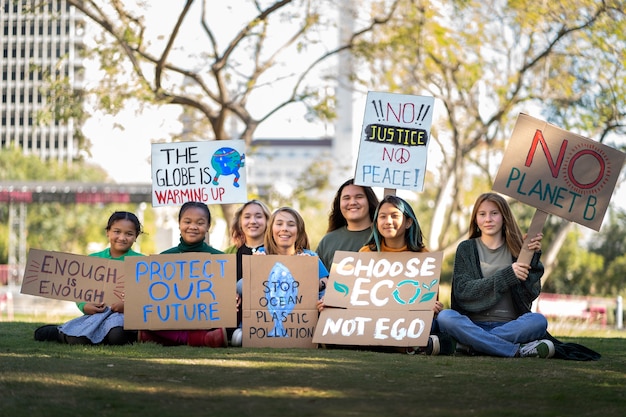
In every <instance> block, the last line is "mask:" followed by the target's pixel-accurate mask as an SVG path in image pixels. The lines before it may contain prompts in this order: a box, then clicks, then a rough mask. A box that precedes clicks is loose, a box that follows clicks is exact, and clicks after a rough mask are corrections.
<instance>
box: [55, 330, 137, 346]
mask: <svg viewBox="0 0 626 417" xmlns="http://www.w3.org/2000/svg"><path fill="white" fill-rule="evenodd" d="M59 338H60V339H61V340H60V341H61V343H67V344H68V345H93V344H95V343H93V342H92V341H91V340H89V338H87V337H86V336H68V335H65V334H63V333H61V332H59ZM136 340H137V332H136V331H127V330H124V328H123V327H121V326H119V327H113V328H112V329H111V330H109V333H108V334H107V335H106V336H105V338H104V340H103V341H102V344H103V345H128V344H131V343H134V342H135V341H136Z"/></svg>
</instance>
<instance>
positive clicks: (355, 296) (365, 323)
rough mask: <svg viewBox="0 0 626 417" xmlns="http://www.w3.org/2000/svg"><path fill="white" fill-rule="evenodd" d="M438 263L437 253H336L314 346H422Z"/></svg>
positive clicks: (429, 321)
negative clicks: (325, 344) (319, 344)
mask: <svg viewBox="0 0 626 417" xmlns="http://www.w3.org/2000/svg"><path fill="white" fill-rule="evenodd" d="M442 259H443V253H442V252H425V253H416V252H345V251H337V252H335V256H334V258H333V265H332V268H331V271H330V277H329V282H328V286H327V287H326V294H325V295H324V305H325V307H324V310H322V312H321V313H320V317H319V319H318V322H317V327H316V328H315V335H314V336H313V342H315V343H329V344H340V345H359V346H394V347H406V346H426V344H427V342H428V336H429V335H430V329H431V326H432V321H433V315H434V311H433V308H434V306H435V301H436V300H437V294H438V292H439V278H440V273H441V262H442Z"/></svg>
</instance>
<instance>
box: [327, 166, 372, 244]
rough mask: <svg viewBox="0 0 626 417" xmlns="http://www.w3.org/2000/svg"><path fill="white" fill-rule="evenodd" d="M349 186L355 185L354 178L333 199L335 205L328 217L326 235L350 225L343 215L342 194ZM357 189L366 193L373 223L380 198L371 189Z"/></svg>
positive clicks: (341, 187)
mask: <svg viewBox="0 0 626 417" xmlns="http://www.w3.org/2000/svg"><path fill="white" fill-rule="evenodd" d="M348 185H354V178H351V179H349V180H347V181H346V182H344V183H343V184H341V186H340V187H339V189H338V190H337V193H336V194H335V198H334V199H333V205H332V206H331V209H330V214H329V215H328V230H326V233H329V232H332V231H333V230H337V229H339V228H342V227H343V226H345V225H347V224H348V222H347V221H346V218H345V217H343V214H341V193H342V192H343V189H344V188H346V187H347V186H348ZM357 187H361V188H362V189H363V192H364V193H365V197H367V205H368V206H369V215H370V220H371V221H372V222H373V221H374V211H376V207H377V206H378V197H376V194H375V193H374V190H372V188H371V187H365V186H363V185H357Z"/></svg>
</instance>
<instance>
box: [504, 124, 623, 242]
mask: <svg viewBox="0 0 626 417" xmlns="http://www.w3.org/2000/svg"><path fill="white" fill-rule="evenodd" d="M624 156H625V155H624V153H622V152H620V151H618V150H616V149H613V148H611V147H608V146H606V145H603V144H601V143H599V142H596V141H593V140H591V139H587V138H585V137H582V136H579V135H576V134H574V133H570V132H568V131H566V130H563V129H560V128H558V127H556V126H553V125H551V124H548V123H546V122H544V121H541V120H539V119H535V118H534V117H531V116H528V115H526V114H520V115H519V116H518V118H517V122H516V124H515V129H514V130H513V133H512V135H511V141H510V143H509V145H508V147H507V149H506V151H505V153H504V157H503V159H502V164H501V165H500V168H499V170H498V174H497V176H496V179H495V181H494V184H493V190H494V191H497V192H499V193H502V194H505V195H508V196H510V197H513V198H515V199H516V200H519V201H521V202H523V203H525V204H528V205H529V206H532V207H535V208H537V209H539V210H542V211H544V212H546V213H550V214H554V215H556V216H559V217H562V218H564V219H567V220H569V221H573V222H575V223H578V224H581V225H583V226H586V227H589V228H590V229H593V230H596V231H598V230H600V227H601V226H602V220H603V218H604V214H605V213H606V209H607V207H608V205H609V201H610V199H611V194H612V193H613V189H614V188H615V184H616V182H617V179H618V177H619V173H620V170H621V169H622V165H623V164H624Z"/></svg>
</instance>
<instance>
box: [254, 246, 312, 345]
mask: <svg viewBox="0 0 626 417" xmlns="http://www.w3.org/2000/svg"><path fill="white" fill-rule="evenodd" d="M242 264H243V272H242V275H243V279H244V281H243V289H242V298H243V326H242V327H243V342H242V343H243V346H244V347H296V348H314V347H316V346H315V345H314V344H313V341H312V340H313V332H314V331H315V325H316V324H317V315H318V312H317V300H318V295H319V258H318V257H317V256H288V255H265V256H255V255H253V256H244V257H243V262H242Z"/></svg>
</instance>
